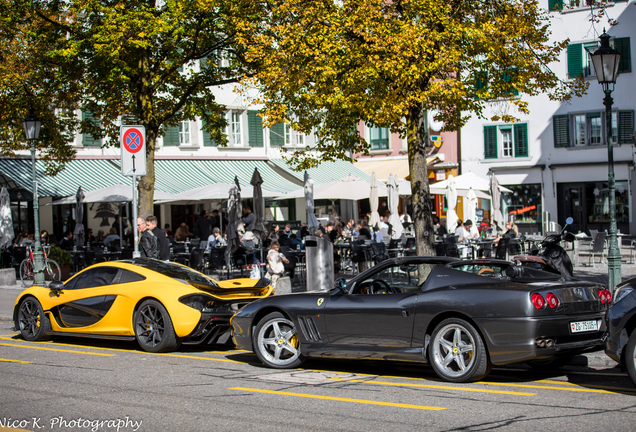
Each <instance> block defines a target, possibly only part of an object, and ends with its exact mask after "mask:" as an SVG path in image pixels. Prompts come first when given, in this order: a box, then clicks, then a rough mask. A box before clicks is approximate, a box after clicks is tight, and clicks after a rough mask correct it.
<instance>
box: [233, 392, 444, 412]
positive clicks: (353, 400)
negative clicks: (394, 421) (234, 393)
mask: <svg viewBox="0 0 636 432" xmlns="http://www.w3.org/2000/svg"><path fill="white" fill-rule="evenodd" d="M228 390H242V391H247V392H255V393H267V394H275V395H283V396H297V397H304V398H309V399H323V400H333V401H340V402H353V403H360V404H367V405H382V406H394V407H400V408H412V409H423V410H432V411H440V410H444V409H446V408H442V407H431V406H425V405H411V404H400V403H393V402H378V401H372V400H366V399H351V398H341V397H335V396H319V395H312V394H306V393H291V392H282V391H275V390H261V389H253V388H245V387H232V388H229V389H228Z"/></svg>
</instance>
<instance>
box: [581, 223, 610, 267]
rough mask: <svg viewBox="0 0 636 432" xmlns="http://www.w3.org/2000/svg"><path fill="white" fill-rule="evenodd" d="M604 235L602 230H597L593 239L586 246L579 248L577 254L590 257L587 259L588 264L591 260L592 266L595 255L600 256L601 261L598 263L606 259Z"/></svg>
mask: <svg viewBox="0 0 636 432" xmlns="http://www.w3.org/2000/svg"><path fill="white" fill-rule="evenodd" d="M605 236H606V234H605V232H603V231H600V232H597V233H596V236H595V237H594V240H592V243H590V245H589V246H588V247H584V248H582V249H580V250H579V256H585V255H587V256H589V257H590V259H589V260H588V265H589V264H590V262H591V263H592V267H596V260H595V259H594V257H595V256H596V255H600V256H601V261H600V263H599V264H603V263H604V262H606V261H607V252H606V247H605ZM604 258H605V259H604Z"/></svg>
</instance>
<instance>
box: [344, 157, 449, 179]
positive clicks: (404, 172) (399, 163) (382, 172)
mask: <svg viewBox="0 0 636 432" xmlns="http://www.w3.org/2000/svg"><path fill="white" fill-rule="evenodd" d="M438 162H440V159H439V158H438V157H437V156H429V157H427V158H426V165H427V166H428V167H429V168H430V167H431V166H432V165H434V164H436V163H438ZM354 165H355V166H356V168H359V169H360V170H362V171H364V172H366V173H367V174H369V175H371V174H372V173H373V172H375V175H376V177H377V178H378V180H382V181H386V180H387V179H388V178H389V174H393V175H395V176H397V178H398V179H403V178H406V177H408V175H409V160H408V157H406V156H404V157H402V158H399V159H395V158H390V159H388V158H386V159H381V160H377V159H360V160H358V161H357V162H356V163H354Z"/></svg>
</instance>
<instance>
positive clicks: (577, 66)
mask: <svg viewBox="0 0 636 432" xmlns="http://www.w3.org/2000/svg"><path fill="white" fill-rule="evenodd" d="M610 45H612V46H613V47H614V49H615V50H617V51H618V52H620V53H621V62H620V65H619V67H618V72H619V73H628V72H631V71H632V61H631V51H630V42H629V38H628V37H626V38H614V39H612V40H611V41H610ZM597 47H598V41H590V42H586V43H575V44H570V45H568V48H567V68H568V78H570V79H574V78H576V77H578V76H583V77H588V76H595V72H594V66H592V60H591V57H590V54H592V53H594V51H596V48H597Z"/></svg>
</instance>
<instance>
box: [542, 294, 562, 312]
mask: <svg viewBox="0 0 636 432" xmlns="http://www.w3.org/2000/svg"><path fill="white" fill-rule="evenodd" d="M545 299H546V301H547V302H548V306H550V308H552V309H554V308H556V307H557V306H559V299H558V298H557V296H555V295H554V294H552V293H548V294H547V295H546V296H545Z"/></svg>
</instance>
